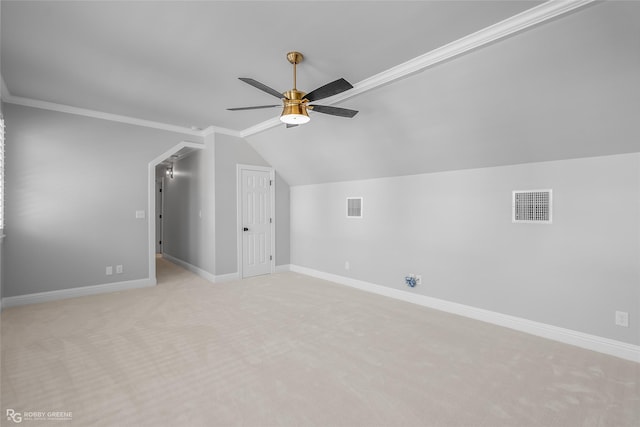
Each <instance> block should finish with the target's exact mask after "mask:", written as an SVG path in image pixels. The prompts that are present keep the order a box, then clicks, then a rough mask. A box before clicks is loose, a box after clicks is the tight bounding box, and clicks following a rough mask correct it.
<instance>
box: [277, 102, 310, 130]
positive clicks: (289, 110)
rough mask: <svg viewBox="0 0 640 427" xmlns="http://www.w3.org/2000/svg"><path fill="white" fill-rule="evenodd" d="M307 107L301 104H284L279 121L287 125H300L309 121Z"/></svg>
mask: <svg viewBox="0 0 640 427" xmlns="http://www.w3.org/2000/svg"><path fill="white" fill-rule="evenodd" d="M309 120H310V119H309V115H308V114H307V109H306V108H305V106H304V105H301V104H297V103H296V104H291V105H285V107H284V110H282V115H281V116H280V121H281V122H283V123H286V124H289V125H302V124H305V123H307V122H308V121H309Z"/></svg>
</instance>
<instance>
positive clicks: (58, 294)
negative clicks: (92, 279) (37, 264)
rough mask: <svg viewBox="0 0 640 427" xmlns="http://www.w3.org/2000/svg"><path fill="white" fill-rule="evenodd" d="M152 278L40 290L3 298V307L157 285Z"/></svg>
mask: <svg viewBox="0 0 640 427" xmlns="http://www.w3.org/2000/svg"><path fill="white" fill-rule="evenodd" d="M155 285H156V281H155V280H151V279H138V280H128V281H126V282H115V283H105V284H103V285H92V286H81V287H78V288H70V289H59V290H57V291H49V292H38V293H35V294H27V295H18V296H15V297H4V298H2V308H8V307H15V306H18V305H26V304H37V303H40V302H48V301H56V300H60V299H66V298H75V297H83V296H87V295H96V294H104V293H108V292H116V291H126V290H129V289H138V288H146V287H150V286H155Z"/></svg>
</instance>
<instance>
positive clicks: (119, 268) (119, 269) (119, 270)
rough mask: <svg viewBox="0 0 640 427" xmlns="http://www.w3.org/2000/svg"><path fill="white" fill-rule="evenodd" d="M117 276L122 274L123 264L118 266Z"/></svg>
mask: <svg viewBox="0 0 640 427" xmlns="http://www.w3.org/2000/svg"><path fill="white" fill-rule="evenodd" d="M116 274H122V264H119V265H116Z"/></svg>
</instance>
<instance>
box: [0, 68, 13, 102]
mask: <svg viewBox="0 0 640 427" xmlns="http://www.w3.org/2000/svg"><path fill="white" fill-rule="evenodd" d="M0 82H2V87H1V89H0V99H2V100H3V101H4V100H6V99H7V98H8V97H10V96H11V94H10V93H9V88H8V87H7V84H6V83H5V82H4V77H2V75H1V74H0Z"/></svg>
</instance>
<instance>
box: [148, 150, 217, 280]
mask: <svg viewBox="0 0 640 427" xmlns="http://www.w3.org/2000/svg"><path fill="white" fill-rule="evenodd" d="M204 147H205V146H204V144H201V143H197V142H190V141H182V142H180V143H178V144H177V145H176V146H174V147H173V148H171V149H169V150H167V151H165V152H164V153H163V154H161V155H160V156H158V157H156V158H155V159H153V160H152V161H151V162H149V167H148V177H149V190H148V201H147V210H148V212H149V215H148V218H149V222H148V225H149V227H148V236H149V248H148V250H149V280H150V281H151V282H152V283H154V284H156V283H157V277H156V256H160V257H161V256H162V253H163V250H162V236H163V234H164V227H163V221H162V220H163V218H162V215H163V211H164V209H163V207H164V197H163V196H164V195H163V194H162V190H163V189H164V187H165V185H164V184H165V180H166V179H167V177H169V178H170V176H171V173H168V172H169V169H171V172H172V171H173V163H174V162H176V161H178V160H180V159H181V158H183V157H185V156H187V155H188V154H190V153H192V152H193V151H195V150H201V149H203V148H204ZM159 181H160V184H158V182H159ZM159 194H160V197H158V195H159Z"/></svg>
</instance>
